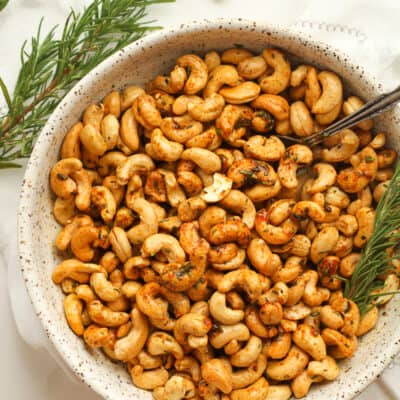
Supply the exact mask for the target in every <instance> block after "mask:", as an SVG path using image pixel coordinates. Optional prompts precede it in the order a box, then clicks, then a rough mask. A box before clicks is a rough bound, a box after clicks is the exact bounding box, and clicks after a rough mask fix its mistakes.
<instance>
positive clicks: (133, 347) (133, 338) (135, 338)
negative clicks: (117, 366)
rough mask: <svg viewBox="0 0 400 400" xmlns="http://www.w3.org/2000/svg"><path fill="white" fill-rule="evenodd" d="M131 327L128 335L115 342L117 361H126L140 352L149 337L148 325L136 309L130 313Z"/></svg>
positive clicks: (143, 316)
mask: <svg viewBox="0 0 400 400" xmlns="http://www.w3.org/2000/svg"><path fill="white" fill-rule="evenodd" d="M130 318H131V320H132V327H131V330H130V331H129V333H128V334H127V335H126V336H125V337H123V338H121V339H119V340H117V341H116V342H115V347H114V352H115V356H116V358H117V359H118V360H122V361H128V360H131V359H133V358H134V357H136V356H137V355H138V354H139V352H140V351H141V350H142V348H143V346H144V344H145V343H146V340H147V337H148V335H149V323H148V321H147V318H146V316H145V315H143V314H142V313H141V312H140V311H139V309H138V308H137V307H134V308H133V309H132V311H131V313H130Z"/></svg>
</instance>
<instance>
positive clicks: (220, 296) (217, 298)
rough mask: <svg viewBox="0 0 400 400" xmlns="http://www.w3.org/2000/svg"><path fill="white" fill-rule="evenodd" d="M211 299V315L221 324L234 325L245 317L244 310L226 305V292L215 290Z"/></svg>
mask: <svg viewBox="0 0 400 400" xmlns="http://www.w3.org/2000/svg"><path fill="white" fill-rule="evenodd" d="M209 301H210V303H209V307H210V313H211V315H212V316H213V318H215V319H216V320H217V321H218V322H220V323H221V324H225V325H234V324H236V323H238V322H239V321H241V320H242V319H243V317H244V312H243V310H234V309H232V308H230V307H228V306H227V305H226V294H225V293H220V292H214V294H213V295H212V296H211V298H210V300H209Z"/></svg>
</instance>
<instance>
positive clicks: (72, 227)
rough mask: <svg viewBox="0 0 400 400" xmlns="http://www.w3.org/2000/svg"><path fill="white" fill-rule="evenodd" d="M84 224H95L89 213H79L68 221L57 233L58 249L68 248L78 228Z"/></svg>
mask: <svg viewBox="0 0 400 400" xmlns="http://www.w3.org/2000/svg"><path fill="white" fill-rule="evenodd" d="M83 226H93V220H92V219H91V218H90V217H89V216H87V215H77V216H75V217H74V218H73V219H72V220H71V221H70V222H68V223H67V224H66V225H65V226H64V227H63V229H61V231H60V232H59V234H58V235H57V239H56V247H57V249H58V250H61V251H64V250H66V249H67V248H68V246H69V244H70V242H71V239H72V237H73V235H74V233H75V232H76V230H77V229H78V228H80V227H83ZM83 261H85V260H83ZM89 261H90V260H89Z"/></svg>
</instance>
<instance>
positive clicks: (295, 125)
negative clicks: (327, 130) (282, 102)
mask: <svg viewBox="0 0 400 400" xmlns="http://www.w3.org/2000/svg"><path fill="white" fill-rule="evenodd" d="M289 119H290V125H291V127H292V129H293V132H294V133H295V134H296V135H297V136H310V135H312V134H313V133H314V120H313V119H312V117H311V114H310V111H309V110H308V108H307V106H306V105H305V104H304V103H303V102H302V101H296V102H294V103H292V104H291V105H290V115H289Z"/></svg>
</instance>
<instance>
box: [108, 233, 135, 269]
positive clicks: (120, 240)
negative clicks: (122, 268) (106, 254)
mask: <svg viewBox="0 0 400 400" xmlns="http://www.w3.org/2000/svg"><path fill="white" fill-rule="evenodd" d="M109 238H110V243H111V246H112V248H113V251H114V253H115V254H116V255H117V256H118V258H119V259H120V260H121V261H122V262H125V261H126V260H127V259H128V258H129V257H131V256H132V248H131V245H130V243H129V240H128V237H127V235H126V232H125V231H124V230H123V229H122V228H120V227H118V226H114V228H112V230H111V232H110V234H109Z"/></svg>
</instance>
